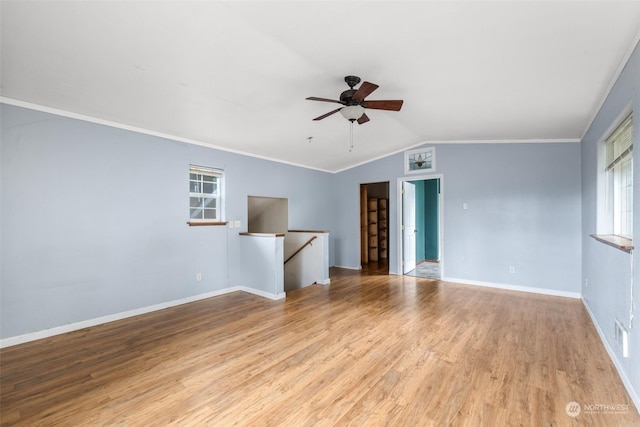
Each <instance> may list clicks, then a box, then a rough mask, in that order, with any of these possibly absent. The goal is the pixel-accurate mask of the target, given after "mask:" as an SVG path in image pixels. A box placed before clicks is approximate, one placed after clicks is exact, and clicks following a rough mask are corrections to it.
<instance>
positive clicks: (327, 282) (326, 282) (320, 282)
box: [316, 279, 331, 285]
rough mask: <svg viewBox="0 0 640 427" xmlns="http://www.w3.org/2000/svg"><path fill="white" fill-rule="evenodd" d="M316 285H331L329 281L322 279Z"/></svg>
mask: <svg viewBox="0 0 640 427" xmlns="http://www.w3.org/2000/svg"><path fill="white" fill-rule="evenodd" d="M316 283H318V285H328V284H330V283H331V279H324V280H321V281H319V282H316Z"/></svg>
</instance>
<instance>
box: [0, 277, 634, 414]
mask: <svg viewBox="0 0 640 427" xmlns="http://www.w3.org/2000/svg"><path fill="white" fill-rule="evenodd" d="M0 361H1V364H2V365H1V377H0V381H1V393H2V394H1V400H0V411H1V424H2V425H29V426H36V425H47V426H53V425H66V426H76V425H77V426H91V425H128V426H151V425H173V424H175V425H211V426H226V425H246V426H261V425H272V426H277V425H282V426H311V425H315V426H334V425H354V426H369V425H385V426H405V425H406V426H431V425H434V426H443V425H468V426H492V427H493V426H515V425H524V426H529V425H531V426H564V425H589V426H631V425H635V426H638V425H640V415H638V412H637V411H636V409H635V407H634V406H633V404H632V403H631V401H630V399H629V397H628V395H627V393H626V392H625V390H624V387H623V385H622V383H621V381H620V379H619V377H618V375H617V373H616V371H615V368H614V366H613V365H612V363H611V361H610V360H609V358H608V356H607V354H606V351H605V349H604V347H603V345H602V343H601V342H600V339H599V337H598V335H597V333H596V331H595V329H594V326H593V324H592V323H591V321H590V318H589V316H588V314H587V312H586V310H585V309H584V307H583V306H582V303H581V302H580V301H579V300H575V299H569V298H560V297H550V296H542V295H535V294H528V293H518V292H511V291H504V290H496V289H487V288H479V287H472V286H464V285H458V284H453V283H443V282H437V281H431V280H426V279H420V278H415V277H402V276H387V275H380V274H378V273H376V272H373V271H372V272H362V273H360V272H355V271H348V270H340V269H332V272H331V284H330V285H328V286H319V285H313V286H311V287H308V288H304V289H300V290H296V291H293V292H290V293H288V294H287V298H286V300H282V301H270V300H266V299H263V298H260V297H257V296H254V295H250V294H246V293H242V292H236V293H233V294H228V295H225V296H220V297H216V298H211V299H207V300H203V301H199V302H195V303H191V304H187V305H182V306H178V307H174V308H170V309H167V310H163V311H159V312H154V313H150V314H146V315H142V316H138V317H135V318H130V319H125V320H122V321H118V322H113V323H110V324H105V325H100V326H96V327H92V328H88V329H84V330H81V331H76V332H72V333H69V334H65V335H60V336H56V337H52V338H48V339H44V340H40V341H36V342H31V343H26V344H22V345H19V346H14V347H10V348H6V349H3V350H1V351H0ZM572 401H575V402H578V403H580V404H581V405H582V407H583V411H582V413H580V414H579V415H578V416H577V417H575V418H573V417H570V416H568V415H567V413H566V411H565V408H566V406H567V404H568V403H569V402H572ZM588 405H629V407H628V410H624V406H622V408H620V407H618V410H616V411H615V413H604V412H606V411H604V410H602V409H600V410H598V411H591V412H592V413H586V412H588V411H586V410H585V409H589V408H591V409H594V408H596V407H594V406H588ZM598 408H602V407H598Z"/></svg>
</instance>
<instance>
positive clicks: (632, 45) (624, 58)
mask: <svg viewBox="0 0 640 427" xmlns="http://www.w3.org/2000/svg"><path fill="white" fill-rule="evenodd" d="M638 43H640V30H638V32H637V33H636V34H635V36H634V37H633V40H631V43H630V44H629V47H627V50H626V51H625V53H624V55H623V56H622V58H621V59H620V62H619V63H618V67H617V68H616V70H615V71H614V73H613V76H612V77H611V79H610V80H609V84H608V85H607V88H606V89H605V91H604V93H603V95H602V98H601V99H600V102H599V103H598V105H597V106H596V108H595V110H594V111H593V113H592V114H591V118H590V120H589V121H588V122H587V126H586V127H585V128H584V130H583V131H582V135H581V136H580V140H583V139H584V137H585V136H586V135H587V133H588V132H589V129H591V126H592V125H593V122H594V121H595V120H596V117H598V113H600V110H602V107H603V106H604V103H605V102H606V101H607V98H609V94H611V90H613V86H615V84H616V82H617V81H618V79H619V78H620V74H622V71H624V69H625V67H626V66H627V63H628V62H629V59H630V58H631V55H633V51H634V50H635V49H636V46H637V45H638Z"/></svg>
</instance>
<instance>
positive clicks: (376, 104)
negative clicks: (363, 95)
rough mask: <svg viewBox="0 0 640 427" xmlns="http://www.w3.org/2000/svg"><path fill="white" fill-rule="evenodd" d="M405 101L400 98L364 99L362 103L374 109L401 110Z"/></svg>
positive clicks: (365, 106)
mask: <svg viewBox="0 0 640 427" xmlns="http://www.w3.org/2000/svg"><path fill="white" fill-rule="evenodd" d="M403 102H404V101H403V100H401V99H399V100H393V101H392V100H385V101H364V102H363V103H362V104H361V105H362V106H363V107H364V108H370V109H372V110H391V111H400V108H402V103H403Z"/></svg>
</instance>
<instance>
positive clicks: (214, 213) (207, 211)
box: [204, 209, 218, 219]
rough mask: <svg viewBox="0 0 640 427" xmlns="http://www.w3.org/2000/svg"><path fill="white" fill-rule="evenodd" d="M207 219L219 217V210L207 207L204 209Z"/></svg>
mask: <svg viewBox="0 0 640 427" xmlns="http://www.w3.org/2000/svg"><path fill="white" fill-rule="evenodd" d="M204 217H205V219H217V218H218V217H217V210H216V209H205V210H204Z"/></svg>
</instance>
